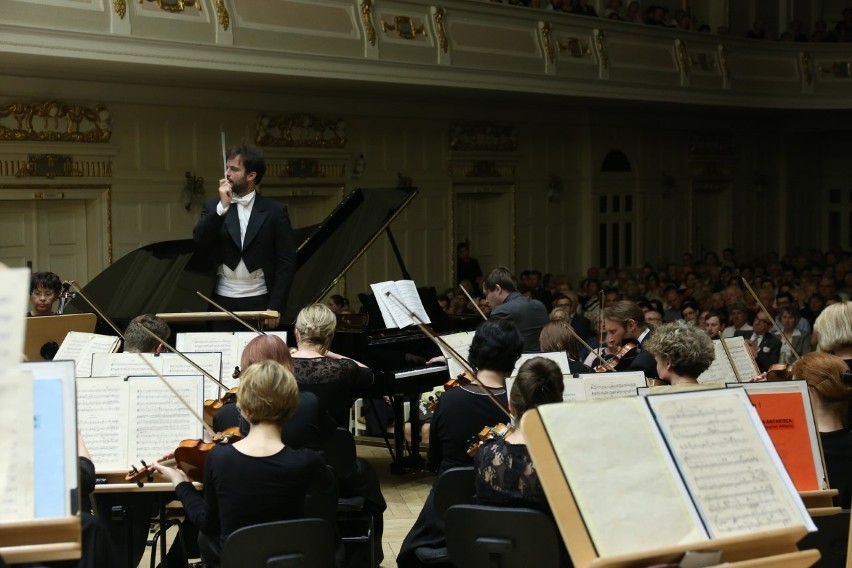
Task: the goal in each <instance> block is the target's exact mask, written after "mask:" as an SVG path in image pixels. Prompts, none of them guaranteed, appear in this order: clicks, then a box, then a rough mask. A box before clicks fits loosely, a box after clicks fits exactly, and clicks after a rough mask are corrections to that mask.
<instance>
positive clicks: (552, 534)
mask: <svg viewBox="0 0 852 568" xmlns="http://www.w3.org/2000/svg"><path fill="white" fill-rule="evenodd" d="M446 531H447V550H448V551H449V554H450V560H451V561H452V563H453V565H455V566H464V567H465V568H524V567H526V566H536V567H538V568H551V567H552V568H556V567H558V566H560V564H561V563H562V561H563V559H562V554H561V552H560V551H561V542H562V540H561V538H560V536H559V531H558V529H557V528H556V523H554V522H553V519H552V518H550V517H549V516H548V515H546V514H544V513H542V512H541V511H537V510H535V509H525V508H510V507H488V506H484V505H453V506H452V507H450V508H449V509H447V515H446Z"/></svg>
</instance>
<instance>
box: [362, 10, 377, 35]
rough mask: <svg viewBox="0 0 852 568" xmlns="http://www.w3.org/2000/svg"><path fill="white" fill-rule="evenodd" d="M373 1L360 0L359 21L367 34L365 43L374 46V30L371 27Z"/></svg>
mask: <svg viewBox="0 0 852 568" xmlns="http://www.w3.org/2000/svg"><path fill="white" fill-rule="evenodd" d="M372 14H373V0H361V21H362V22H364V29H365V30H366V32H367V41H368V42H370V45H376V29H375V28H374V27H373V17H372Z"/></svg>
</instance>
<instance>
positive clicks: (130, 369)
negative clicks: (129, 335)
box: [92, 353, 163, 377]
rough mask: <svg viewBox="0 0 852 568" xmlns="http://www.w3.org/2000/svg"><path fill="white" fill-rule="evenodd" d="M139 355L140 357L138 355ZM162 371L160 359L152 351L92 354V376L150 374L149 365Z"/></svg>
mask: <svg viewBox="0 0 852 568" xmlns="http://www.w3.org/2000/svg"><path fill="white" fill-rule="evenodd" d="M140 355H141V357H140ZM143 357H144V358H145V359H147V360H148V362H149V363H151V365H153V366H154V368H155V369H156V370H157V371H159V372H161V373H162V372H163V367H162V360H161V359H160V358H159V357H156V356H155V355H154V354H153V353H95V354H94V355H92V376H93V377H129V376H131V375H150V374H152V371H151V367H149V366H148V365H147V364H146V363H145V359H143Z"/></svg>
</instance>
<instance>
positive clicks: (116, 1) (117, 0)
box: [112, 0, 127, 20]
mask: <svg viewBox="0 0 852 568" xmlns="http://www.w3.org/2000/svg"><path fill="white" fill-rule="evenodd" d="M112 8H113V10H115V13H116V14H117V15H118V17H119V18H121V19H122V20H123V19H124V16H125V15H126V14H127V3H126V2H125V1H124V0H112Z"/></svg>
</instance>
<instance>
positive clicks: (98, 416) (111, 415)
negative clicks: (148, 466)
mask: <svg viewBox="0 0 852 568" xmlns="http://www.w3.org/2000/svg"><path fill="white" fill-rule="evenodd" d="M77 422H78V426H79V429H80V432H82V434H83V439H84V440H86V447H87V448H88V449H89V453H90V454H91V455H92V462H93V463H95V464H96V465H97V468H98V469H99V470H101V471H108V470H123V469H128V466H129V465H130V461H131V460H130V459H129V458H128V456H127V432H128V426H129V420H128V392H127V383H126V381H124V379H122V378H121V377H97V378H87V377H81V378H78V379H77ZM158 457H159V456H158Z"/></svg>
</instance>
